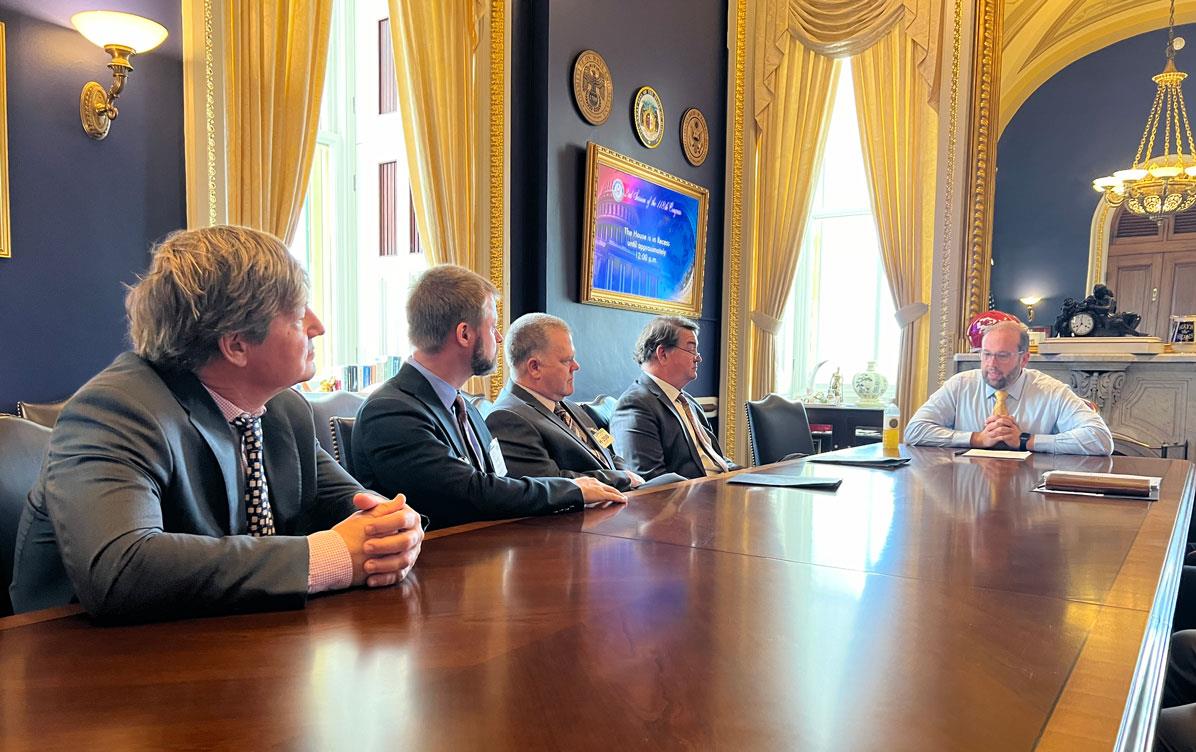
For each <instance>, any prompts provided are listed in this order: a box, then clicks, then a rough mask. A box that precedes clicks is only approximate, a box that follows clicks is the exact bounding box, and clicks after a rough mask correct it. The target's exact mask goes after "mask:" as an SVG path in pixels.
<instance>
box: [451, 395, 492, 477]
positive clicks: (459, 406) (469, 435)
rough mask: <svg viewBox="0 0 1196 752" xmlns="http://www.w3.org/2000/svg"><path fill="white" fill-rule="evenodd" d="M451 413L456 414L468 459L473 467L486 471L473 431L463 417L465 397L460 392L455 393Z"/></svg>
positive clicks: (458, 428)
mask: <svg viewBox="0 0 1196 752" xmlns="http://www.w3.org/2000/svg"><path fill="white" fill-rule="evenodd" d="M453 415H455V416H457V430H458V431H460V432H461V441H463V442H465V450H466V451H467V452H468V453H469V461H470V462H472V463H473V466H474V468H475V469H477V470H479V471H481V472H483V473H484V472H486V466H485V465H483V464H482V458H481V457H480V456H479V455H478V450H477V448H476V447H475V446H474V438H473V431H472V430H470V428H469V420H468V419H466V417H465V398H464V397H462V396H461V395H460V394H458V395H457V399H455V400H453Z"/></svg>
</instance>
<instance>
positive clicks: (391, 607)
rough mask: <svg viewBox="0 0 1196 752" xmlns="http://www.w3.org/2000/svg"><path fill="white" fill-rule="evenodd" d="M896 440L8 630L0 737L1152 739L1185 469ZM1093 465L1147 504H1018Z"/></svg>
mask: <svg viewBox="0 0 1196 752" xmlns="http://www.w3.org/2000/svg"><path fill="white" fill-rule="evenodd" d="M851 451H852V452H856V453H876V452H879V451H880V450H879V447H874V446H869V447H861V448H859V449H856V450H851ZM902 451H903V452H908V453H909V454H911V455H913V457H914V461H913V463H912V464H911V465H910V466H908V467H907V468H904V469H902V470H898V471H895V472H892V473H889V472H884V471H879V470H867V469H859V468H849V467H834V466H829V465H813V464H809V463H806V464H805V465H804V467H805V470H804V471H805V472H807V473H812V474H818V475H836V476H841V477H842V478H843V485H842V486H841V487H840V489H839V491H838V492H837V493H834V494H827V493H817V492H799V491H794V490H787V489H769V488H762V487H747V486H733V485H728V484H727V483H726V482H725V480H723V479H711V480H704V481H690V482H687V483H683V484H678V485H676V486H673V487H668V488H664V489H661V490H658V491H654V492H644V493H639V494H637V495H635V496H634V497H633V500H632V503H631V504H629V505H627V506H626V507H614V508H609V509H594V510H590V511H587V512H585V513H584V514H573V515H562V516H558V517H552V518H537V519H528V520H523V521H519V522H511V523H505V524H496V525H489V526H482V527H475V528H473V529H470V530H467V531H465V532H459V533H457V534H448V533H451V532H452V531H444V533H445V534H441V535H439V536H436V537H434V538H430V539H429V540H428V541H427V542H426V543H425V545H424V551H423V556H422V557H421V559H420V562H419V565H418V566H417V567H416V569H415V571H414V573H413V574H412V576H411V577H410V578H409V580H408V581H407V582H406V583H404V584H402V585H401V586H399V587H395V588H392V589H388V590H381V591H368V592H367V591H356V592H350V593H342V594H337V595H330V596H325V597H320V598H316V599H314V600H313V601H312V602H311V603H310V604H309V605H308V608H307V609H306V610H303V611H295V612H285V613H269V614H256V615H245V616H231V617H222V618H211V619H197V620H190V621H183V622H176V623H170V624H159V625H148V626H137V627H117V628H101V627H96V626H93V625H92V624H91V623H90V622H89V621H88V620H87V618H86V617H85V616H82V615H79V614H78V613H77V610H69V609H68V610H67V612H66V615H64V612H63V611H61V610H60V611H58V612H55V613H48V614H38V615H34V616H32V617H30V616H24V617H11V618H9V619H3V620H0V734H2V738H0V747H3V748H4V749H6V750H11V749H22V748H33V747H38V748H89V749H121V750H130V749H152V748H162V747H173V748H178V747H188V748H207V747H211V746H220V747H233V748H255V749H256V748H273V747H284V748H303V749H337V748H352V749H354V750H358V749H362V750H368V749H394V748H413V749H433V750H435V749H445V750H461V749H481V748H485V749H520V750H529V749H530V750H557V749H560V750H587V749H595V750H597V749H603V750H607V749H677V748H687V749H702V750H705V749H720V748H721V749H801V750H868V749H884V750H932V749H933V750H940V749H942V750H947V749H967V750H985V749H993V750H1028V749H1033V748H1038V749H1046V750H1054V749H1066V750H1080V749H1110V748H1114V747H1121V748H1131V749H1142V748H1144V745H1145V744H1146V740H1147V738H1148V736H1149V732H1150V721H1151V719H1152V718H1153V712H1154V702H1155V701H1156V699H1157V697H1158V687H1159V684H1158V682H1159V680H1160V679H1161V675H1160V674H1159V673H1158V671H1157V669H1158V667H1159V666H1160V665H1161V664H1162V661H1163V655H1164V654H1163V653H1162V652H1160V649H1163V650H1165V646H1166V640H1165V636H1166V631H1167V626H1168V625H1169V622H1170V618H1171V609H1170V605H1169V604H1170V603H1171V599H1173V597H1174V587H1175V583H1176V582H1177V579H1178V569H1177V567H1178V565H1179V561H1180V559H1179V557H1180V555H1181V554H1182V549H1183V544H1184V539H1185V534H1186V528H1187V519H1188V515H1189V513H1190V505H1191V497H1192V492H1193V472H1192V469H1191V465H1189V464H1188V463H1185V462H1179V461H1174V460H1161V459H1144V458H1129V457H1117V458H1080V457H1058V458H1053V457H1050V456H1046V455H1036V456H1035V457H1034V458H1033V459H1032V460H1029V461H1027V462H1024V463H1017V462H1007V461H1006V462H1002V461H997V460H987V461H976V460H965V459H963V458H957V457H955V456H954V455H953V453H952V452H950V451H947V450H935V449H922V450H916V449H905V448H903V449H902ZM1110 465H1111V466H1112V468H1113V469H1114V470H1115V471H1120V472H1131V473H1141V474H1151V475H1160V476H1163V478H1164V480H1163V486H1162V499H1161V500H1160V501H1158V502H1154V503H1147V502H1136V501H1108V500H1091V501H1089V500H1086V499H1083V498H1080V497H1070V498H1064V497H1058V496H1044V495H1041V494H1034V493H1028V492H1027V489H1028V488H1029V487H1030V486H1031V484H1032V482H1033V481H1034V480H1035V478H1036V477H1037V476H1038V474H1039V473H1041V472H1042V471H1043V470H1045V469H1050V468H1055V467H1059V468H1081V467H1082V468H1089V469H1104V468H1107V467H1109V466H1110ZM801 467H803V465H794V466H791V467H785V468H782V467H778V466H774V467H772V468H769V469H767V470H766V472H778V471H782V470H784V471H788V472H793V471H794V470H797V469H800V468H801ZM1143 713H1144V715H1143ZM1123 718H1124V719H1125V720H1124V725H1123ZM1119 733H1120V736H1119Z"/></svg>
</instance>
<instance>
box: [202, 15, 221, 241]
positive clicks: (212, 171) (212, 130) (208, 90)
mask: <svg viewBox="0 0 1196 752" xmlns="http://www.w3.org/2000/svg"><path fill="white" fill-rule="evenodd" d="M212 26H213V24H212V0H204V4H203V76H204V125H205V127H204V140H205V142H206V143H205V151H206V152H207V164H208V226H209V227H210V226H212V225H215V224H216V223H217V222H218V221H219V217H218V216H217V213H216V53H215V48H214V45H213V44H212Z"/></svg>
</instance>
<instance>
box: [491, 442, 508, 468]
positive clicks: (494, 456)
mask: <svg viewBox="0 0 1196 752" xmlns="http://www.w3.org/2000/svg"><path fill="white" fill-rule="evenodd" d="M490 461H491V462H492V463H494V472H495V474H497V475H498V476H499V477H505V476H506V474H507V462H506V460H504V459H503V458H502V449H500V448H499V446H498V439H490Z"/></svg>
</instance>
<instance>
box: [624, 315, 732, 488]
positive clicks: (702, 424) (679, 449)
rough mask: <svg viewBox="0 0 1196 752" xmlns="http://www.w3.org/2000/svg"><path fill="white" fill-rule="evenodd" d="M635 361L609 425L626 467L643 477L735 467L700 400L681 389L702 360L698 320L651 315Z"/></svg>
mask: <svg viewBox="0 0 1196 752" xmlns="http://www.w3.org/2000/svg"><path fill="white" fill-rule="evenodd" d="M635 360H636V362H637V363H639V364H640V368H641V369H642V370H643V373H642V374H640V376H639V378H637V379H636V380H635V382H634V383H632V385H631V386H629V387H628V388H627V391H625V392H623V396H622V397H620V398H619V404H618V406H616V407H615V414H614V417H613V418H612V419H611V424H610V427H611V433H612V434H613V435H614V437H615V446H616V447H617V448H618V450H619V452H620V453H621V454H622V455H623V457H624V459H625V461H626V462H627V465H628V467H629V468H630V469H632V470H634V471H635V472H637V473H639V474H640V475H642V476H643V477H644V478H645V479H647V480H652V479H653V478H656V477H658V476H660V475H664V474H665V473H677V474H678V475H682V476H684V477H686V478H703V477H705V476H707V475H717V474H719V473H724V472H726V471H728V470H734V469H736V468H737V467H738V465H736V464H735V463H734V462H732V461H731V460H729V459H727V458H726V457H725V456H724V455H723V450H722V447H721V446H719V443H718V438H717V437H716V436H715V435H714V431H713V430H712V429H711V428H710V423H709V422H708V421H707V420H706V417H705V416H704V415H702V409H701V408H700V407H699V406H698V403H697V402H696V401H694V398H693V397H691V396H690V395H688V394H686V393H685V392H684V391H683V390H684V388H685V386H686V384H688V383H689V382H691V381H693V380H694V379H696V378H697V377H698V364H699V363H701V362H702V356H701V355H700V354H699V353H698V325H697V324H695V323H694V322H692V321H690V320H689V319H685V318H681V317H680V316H660V317H658V318H655V319H653V320H652V321H650V322H648V325H647V326H646V327H644V330H643V331H642V332H640V336H639V338H638V339H637V340H636V343H635ZM660 482H664V481H660Z"/></svg>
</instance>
